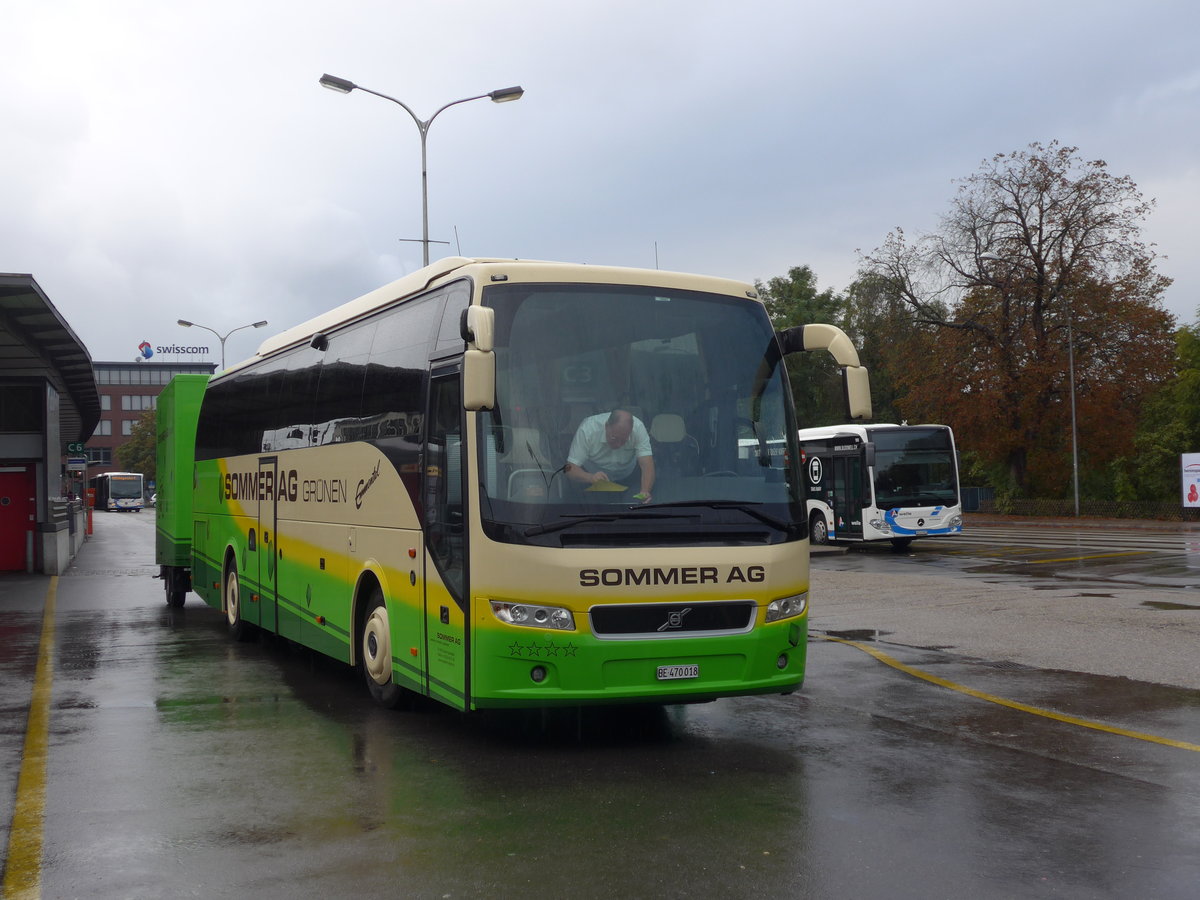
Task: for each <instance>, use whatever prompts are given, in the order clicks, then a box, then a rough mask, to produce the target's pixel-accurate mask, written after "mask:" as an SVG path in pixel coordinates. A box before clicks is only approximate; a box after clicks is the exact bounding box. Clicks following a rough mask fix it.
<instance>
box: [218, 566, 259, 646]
mask: <svg viewBox="0 0 1200 900" xmlns="http://www.w3.org/2000/svg"><path fill="white" fill-rule="evenodd" d="M221 594H222V596H223V598H224V601H225V619H226V621H227V622H228V623H229V634H230V636H231V637H232V638H233V639H234V640H235V641H248V640H251V639H252V638H253V637H254V626H253V625H251V624H250V623H249V622H247V621H246V620H245V619H243V618H242V585H241V582H240V581H238V570H237V562H236V561H234V560H232V559H231V560H230V561H229V563H228V564H227V565H226V566H225V579H224V583H223V585H222V588H221Z"/></svg>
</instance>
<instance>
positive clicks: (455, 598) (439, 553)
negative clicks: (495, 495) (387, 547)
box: [425, 369, 469, 710]
mask: <svg viewBox="0 0 1200 900" xmlns="http://www.w3.org/2000/svg"><path fill="white" fill-rule="evenodd" d="M460 382H461V378H460V377H459V374H458V371H457V369H454V370H450V371H446V372H445V373H444V374H441V373H437V372H435V373H434V375H433V378H432V379H431V383H430V387H429V415H428V417H427V419H426V421H427V423H428V428H427V430H426V438H425V442H426V443H425V517H426V520H425V548H426V560H425V678H426V685H425V687H426V691H427V693H428V694H429V696H431V697H434V698H436V699H438V700H440V701H442V702H443V703H447V704H449V705H450V706H453V707H455V708H457V709H464V710H465V709H466V708H467V704H468V698H467V653H468V647H467V642H468V640H469V638H468V635H467V629H466V600H465V598H466V570H467V564H466V563H467V560H466V551H467V547H466V504H465V503H464V502H463V498H464V496H465V491H464V489H465V487H466V479H465V476H464V472H463V456H464V453H463V450H464V447H465V444H466V442H465V441H464V440H463V426H464V422H463V419H464V415H463V405H462V391H461V387H460Z"/></svg>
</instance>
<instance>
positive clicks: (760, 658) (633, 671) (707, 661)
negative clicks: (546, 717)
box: [471, 617, 808, 709]
mask: <svg viewBox="0 0 1200 900" xmlns="http://www.w3.org/2000/svg"><path fill="white" fill-rule="evenodd" d="M807 639H808V619H807V617H803V618H799V619H791V620H786V621H783V622H777V623H772V624H770V625H762V626H758V627H757V628H755V629H754V631H752V632H750V633H748V634H737V635H724V636H720V637H680V638H670V639H662V640H599V639H597V638H595V637H593V636H591V635H584V634H579V633H576V632H550V631H540V630H534V629H522V628H510V629H504V630H488V631H486V632H485V631H482V630H481V631H479V632H476V634H475V647H474V653H475V661H476V664H475V667H474V678H473V680H472V691H471V701H472V706H473V707H474V708H476V709H486V708H500V707H537V706H579V705H586V704H595V703H664V704H670V703H694V702H700V701H706V700H713V699H716V698H718V697H734V696H741V695H746V694H779V693H790V692H792V691H795V690H797V689H798V688H799V687H800V685H801V684H802V683H803V681H804V663H805V654H806V649H807ZM671 676H674V677H671Z"/></svg>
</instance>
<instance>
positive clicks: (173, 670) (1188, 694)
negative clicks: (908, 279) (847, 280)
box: [0, 526, 1200, 900]
mask: <svg viewBox="0 0 1200 900" xmlns="http://www.w3.org/2000/svg"><path fill="white" fill-rule="evenodd" d="M130 527H133V526H130ZM131 555H132V551H131ZM905 559H906V557H905V556H901V555H897V556H896V557H891V556H889V561H890V562H894V561H896V560H899V561H900V562H901V564H904V562H903V561H904V560H905ZM830 561H831V562H834V561H836V560H835V559H833V558H831V560H830ZM859 561H860V562H861V561H862V560H859ZM866 561H867V562H868V563H871V562H872V560H871V559H870V557H867V558H866ZM821 564H822V565H824V564H825V562H824V561H823V562H822V563H821ZM112 566H113V568H114V570H116V569H120V568H122V566H125V567H134V566H133V563H131V562H126V561H123V560H120V559H115V560H113V562H112ZM1047 584H1049V582H1047ZM1091 589H1092V588H1089V590H1091ZM1095 590H1096V591H1097V592H1103V591H1104V590H1105V588H1104V587H1103V586H1100V587H1097V588H1095ZM1044 599H1049V598H1048V597H1047V598H1044ZM1164 602H1167V601H1164ZM59 604H60V605H59V618H58V628H59V637H60V645H59V648H58V657H59V659H60V660H62V662H63V665H61V666H60V668H59V671H58V676H57V678H56V681H55V685H54V694H53V715H52V740H51V747H50V752H49V770H50V783H49V787H48V792H47V798H46V799H47V805H46V819H45V821H46V846H45V854H44V872H43V884H42V894H43V896H47V897H57V896H88V897H101V898H104V897H139V896H163V895H169V896H189V895H190V896H203V897H207V896H254V897H255V898H276V897H278V898H289V900H291V898H308V897H312V898H325V897H329V896H405V897H433V898H442V897H447V896H449V897H495V896H514V895H518V894H532V893H535V892H536V893H538V894H541V895H548V896H572V897H581V898H590V897H605V898H609V897H613V896H636V897H643V896H654V897H695V896H719V897H749V896H771V895H777V896H783V897H805V896H810V897H840V896H845V897H888V898H927V897H931V896H945V897H962V896H977V897H981V898H990V897H1041V896H1058V897H1068V898H1084V897H1126V896H1129V897H1134V896H1137V897H1143V896H1144V897H1156V898H1191V897H1193V896H1194V895H1195V886H1196V884H1198V883H1200V783H1198V779H1200V764H1198V763H1200V754H1196V753H1192V752H1189V751H1186V750H1182V749H1179V748H1176V747H1171V746H1164V745H1154V744H1148V743H1146V742H1144V741H1138V740H1133V739H1130V738H1128V737H1126V736H1123V735H1121V734H1118V733H1102V732H1097V731H1094V730H1090V729H1085V728H1080V727H1077V726H1074V725H1072V724H1071V723H1069V722H1065V721H1055V720H1050V719H1046V718H1044V717H1038V716H1033V715H1030V714H1028V713H1026V712H1023V711H1021V710H1019V709H1012V708H1006V707H1001V706H998V705H996V704H994V703H989V702H984V701H982V700H980V699H979V698H977V697H974V696H968V695H964V694H962V693H959V692H956V691H952V690H948V689H946V688H944V687H941V686H938V685H937V684H931V683H929V682H926V681H922V680H920V679H918V678H915V677H913V676H912V675H910V674H907V673H905V672H903V671H898V670H896V669H894V668H891V667H889V666H885V665H883V664H881V663H880V662H879V661H878V660H876V659H872V658H871V657H869V656H868V655H867V654H865V653H864V652H863V651H862V650H860V649H858V648H855V647H852V646H848V645H846V644H843V643H837V642H833V641H828V640H824V639H823V636H822V635H820V634H814V635H813V639H812V641H811V643H810V646H809V677H808V681H807V682H806V684H805V686H804V688H803V690H802V691H800V692H799V693H797V694H794V695H792V696H788V697H748V698H741V699H731V700H723V701H719V702H716V703H710V704H702V705H696V706H675V707H667V708H655V707H636V708H592V709H586V710H560V711H553V712H540V711H515V712H505V713H489V714H486V715H462V714H458V713H453V712H450V711H448V710H445V709H443V708H440V707H434V706H430V705H420V706H419V708H418V709H416V710H414V711H412V712H402V713H401V712H389V711H385V710H382V709H379V708H377V707H375V706H373V705H372V704H371V702H370V701H369V699H368V698H367V696H366V694H365V691H364V690H363V688H362V685H361V683H360V680H359V677H358V676H357V675H356V674H355V673H354V672H353V671H351V670H350V669H348V668H347V667H344V666H341V665H339V664H337V663H334V662H332V661H330V660H328V659H325V658H322V657H318V656H315V655H314V654H311V653H309V652H308V651H305V650H299V649H296V648H295V647H293V646H292V645H290V644H289V643H288V642H286V641H281V640H262V641H259V642H256V643H250V644H237V643H234V642H232V641H230V640H229V639H228V637H227V635H226V628H225V624H224V622H223V620H222V617H221V616H220V614H219V613H217V612H216V611H214V610H211V609H209V608H208V607H206V606H204V605H203V604H198V603H197V602H196V601H195V600H194V598H192V599H189V601H188V604H187V606H185V607H184V608H183V609H181V610H171V609H169V608H167V607H166V606H165V604H164V602H163V596H162V590H161V585H160V584H159V583H158V582H156V581H153V580H152V579H146V583H145V584H143V583H141V582H139V581H138V580H137V579H132V578H129V577H127V576H124V575H117V574H113V575H97V576H94V577H90V578H73V579H63V581H62V583H61V587H60V597H59ZM22 615H24V613H22ZM1159 615H1160V613H1159V612H1157V611H1155V612H1147V613H1145V616H1147V617H1158V616H1159ZM10 624H12V621H11V620H10ZM827 634H828V635H829V636H835V637H841V638H842V639H844V640H853V641H855V642H858V643H862V644H864V645H868V646H871V647H875V648H879V649H882V650H883V651H885V652H886V653H888V654H889V655H891V656H893V657H895V658H896V659H897V660H899V661H901V662H902V663H903V664H905V665H906V666H910V667H913V668H914V669H920V670H921V671H924V672H928V673H932V674H936V676H938V677H940V678H942V679H944V680H945V681H947V682H953V683H955V684H960V685H966V686H970V687H971V688H973V689H975V690H977V691H980V692H986V693H988V694H991V695H995V696H998V697H1007V698H1012V699H1015V700H1019V701H1021V702H1023V703H1026V704H1030V705H1036V706H1038V707H1040V708H1044V709H1049V710H1055V711H1058V712H1060V713H1062V714H1064V715H1070V716H1078V717H1081V718H1086V719H1092V720H1097V721H1102V722H1106V723H1111V724H1113V725H1115V726H1120V727H1124V728H1126V729H1131V730H1138V731H1142V732H1146V733H1154V734H1162V735H1166V736H1169V737H1173V738H1176V739H1178V740H1180V741H1191V742H1193V743H1200V692H1197V691H1187V690H1182V689H1178V688H1164V687H1161V686H1156V685H1150V684H1145V683H1142V682H1136V681H1132V680H1130V679H1125V678H1105V677H1097V676H1089V675H1081V674H1078V673H1074V672H1064V671H1053V670H1046V669H1043V668H1036V667H1031V666H1026V665H1020V664H1017V663H1013V662H1010V661H1006V660H1004V659H1002V658H1000V659H983V658H972V657H970V656H966V655H962V654H955V653H947V652H944V651H942V650H938V649H936V648H930V647H914V646H904V645H902V644H899V643H893V638H894V635H893V634H892V633H891V632H890V630H889V629H885V628H879V629H872V628H849V627H848V628H845V629H843V630H841V631H838V632H836V633H835V632H833V631H830V632H827ZM29 636H30V635H28V634H27V635H26V637H29ZM17 643H22V641H18V642H17ZM34 643H35V644H36V641H34ZM0 666H4V668H2V669H0V671H2V672H4V673H5V674H6V675H8V674H10V673H11V674H13V675H14V676H15V677H24V676H23V674H22V671H23V670H20V666H21V664H20V663H13V664H12V667H9V663H7V662H4V661H0ZM0 716H2V717H3V719H2V721H0V735H2V738H0V750H2V751H3V752H4V754H5V756H4V762H5V767H4V768H5V770H6V771H10V770H12V769H13V766H12V765H11V763H12V762H13V761H14V760H15V759H16V758H18V756H19V753H20V750H19V747H18V746H17V745H18V737H17V736H18V735H19V734H20V732H21V729H22V728H23V710H20V709H18V708H17V707H16V705H15V704H14V705H7V706H4V707H2V708H0ZM7 821H8V818H7V816H6V817H5V819H4V822H5V823H7Z"/></svg>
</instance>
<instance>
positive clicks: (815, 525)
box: [808, 512, 829, 544]
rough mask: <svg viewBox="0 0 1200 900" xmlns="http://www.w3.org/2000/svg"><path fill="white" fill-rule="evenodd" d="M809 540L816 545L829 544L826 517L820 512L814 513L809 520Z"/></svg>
mask: <svg viewBox="0 0 1200 900" xmlns="http://www.w3.org/2000/svg"><path fill="white" fill-rule="evenodd" d="M808 539H809V540H810V541H811V542H812V543H814V544H828V543H829V526H827V525H826V524H825V516H823V515H822V514H821V513H819V512H815V513H813V514H812V518H811V519H810V520H809V523H808Z"/></svg>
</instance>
